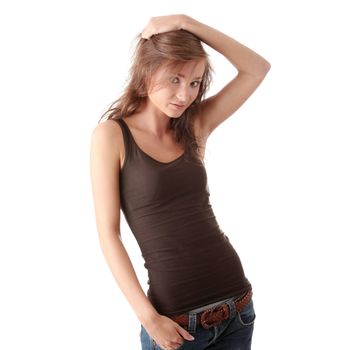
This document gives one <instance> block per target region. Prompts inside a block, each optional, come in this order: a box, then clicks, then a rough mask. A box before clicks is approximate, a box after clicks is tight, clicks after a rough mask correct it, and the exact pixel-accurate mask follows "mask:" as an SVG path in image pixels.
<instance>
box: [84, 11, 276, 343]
mask: <svg viewBox="0 0 350 350" xmlns="http://www.w3.org/2000/svg"><path fill="white" fill-rule="evenodd" d="M178 29H186V30H188V31H190V32H192V33H194V34H195V35H197V36H198V37H199V38H200V39H201V40H202V41H203V42H205V43H207V44H208V45H210V46H211V47H212V48H214V49H215V50H217V51H218V52H220V53H221V54H223V55H224V56H225V57H226V58H227V59H228V60H229V61H230V62H231V63H232V65H234V66H235V67H236V69H237V70H238V74H237V75H236V77H234V78H233V79H232V80H231V81H230V82H229V83H228V84H227V85H225V86H224V87H223V88H222V89H221V90H220V91H219V92H218V93H217V94H216V95H214V96H212V97H209V98H208V99H206V100H204V101H203V102H202V106H203V108H202V113H201V115H196V116H194V134H195V136H196V138H197V142H198V144H199V146H201V148H202V159H203V158H204V152H205V145H206V142H207V139H208V137H209V135H210V134H211V132H212V131H213V130H214V129H215V128H216V127H217V126H218V125H220V124H221V123H222V122H223V121H224V120H226V119H227V118H228V117H229V116H230V115H232V114H233V113H234V112H235V111H236V110H237V109H238V108H239V107H240V106H241V105H242V104H243V103H244V101H246V100H247V99H248V97H249V96H250V95H251V94H252V93H253V92H254V90H255V89H256V88H257V87H258V86H259V84H260V83H261V81H262V80H263V79H264V77H265V75H266V74H267V72H268V70H269V69H270V65H269V63H268V62H267V61H266V60H265V59H264V58H262V57H261V56H259V55H258V54H257V53H255V52H254V51H252V50H250V49H249V48H247V47H245V46H244V45H242V44H240V43H239V42H237V41H235V40H234V39H232V38H230V37H228V36H227V35H225V34H223V33H221V32H219V31H217V30H216V29H214V28H211V27H209V26H207V25H205V24H203V23H200V22H198V21H196V20H194V19H192V18H190V17H189V16H185V15H172V16H160V17H154V18H151V20H150V22H149V23H148V25H147V26H146V28H145V29H144V31H143V37H144V38H149V37H151V36H152V35H154V34H156V33H161V32H166V31H170V30H178ZM201 72H202V67H201V65H200V64H199V65H197V64H195V63H194V62H192V63H189V64H188V65H186V66H185V67H184V71H183V72H182V73H183V74H182V77H181V78H180V79H176V80H174V85H171V86H170V87H167V88H163V89H155V90H152V89H151V90H150V91H149V96H148V97H149V98H148V102H147V104H146V105H145V106H144V109H142V110H141V111H140V113H137V114H134V115H132V116H128V117H126V118H125V119H124V120H125V122H126V123H127V125H128V126H129V128H130V130H131V132H132V134H133V137H134V139H135V142H136V143H137V144H138V146H139V147H140V148H141V149H142V150H143V151H144V152H145V153H147V154H148V155H149V156H151V157H152V158H154V159H156V160H158V161H161V162H170V161H172V160H174V159H176V158H178V157H179V156H180V155H181V154H182V153H183V150H182V149H181V147H180V146H179V145H178V144H176V142H175V141H174V138H173V135H171V133H169V131H167V128H166V126H167V123H168V122H169V118H179V117H181V114H182V113H183V109H185V108H186V107H187V106H188V105H189V104H190V103H191V101H193V99H194V98H195V97H196V91H197V90H196V89H197V88H198V86H197V84H196V83H195V81H196V80H197V78H198V77H200V75H201ZM164 89H165V90H164ZM176 104H178V105H180V106H176ZM124 160H125V149H124V143H123V134H122V131H121V129H120V127H119V125H117V123H116V122H115V121H113V120H107V121H105V122H103V123H100V124H99V125H97V126H96V127H95V129H94V130H93V133H92V139H91V153H90V167H91V182H92V190H93V200H94V206H95V216H96V226H97V231H98V234H99V240H100V245H101V249H102V251H103V254H104V256H105V259H106V261H107V263H108V265H109V267H110V269H111V272H112V274H113V276H114V277H115V279H116V281H117V283H118V285H119V287H120V289H121V291H122V292H123V294H124V295H125V297H126V299H127V300H128V302H129V303H130V305H131V307H132V308H133V310H134V311H135V313H136V315H137V317H138V319H139V320H140V322H141V323H142V325H143V326H144V328H145V329H146V330H147V332H148V334H149V335H150V336H151V337H152V338H153V339H154V340H155V341H156V343H157V344H158V345H159V346H160V347H161V348H162V349H165V350H175V349H177V348H178V347H179V346H180V345H181V344H182V343H183V342H184V339H186V340H193V337H192V336H191V334H190V333H188V332H187V331H186V330H185V329H184V328H182V327H181V326H179V325H178V324H177V323H176V322H174V321H173V320H171V319H170V318H168V317H166V316H164V315H160V314H159V313H158V312H157V311H156V310H155V308H154V307H153V305H152V304H151V303H150V301H149V300H148V298H147V296H146V294H145V293H144V291H143V289H142V287H141V285H140V283H139V281H138V279H137V276H136V273H135V270H134V268H133V266H132V264H131V261H130V258H129V256H128V254H127V252H126V250H125V247H124V245H123V243H122V238H121V234H120V192H119V190H120V189H119V173H120V169H121V168H122V166H123V164H124Z"/></svg>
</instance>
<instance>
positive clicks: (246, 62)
mask: <svg viewBox="0 0 350 350" xmlns="http://www.w3.org/2000/svg"><path fill="white" fill-rule="evenodd" d="M180 27H181V28H182V29H185V30H187V31H189V32H191V33H193V34H195V35H196V36H198V37H199V38H200V39H201V40H202V41H203V42H205V43H206V44H207V45H209V46H210V47H212V48H213V49H214V50H216V51H218V52H220V53H221V54H222V55H224V56H225V57H226V58H227V59H228V60H229V61H230V62H231V63H232V64H233V65H234V66H235V67H236V69H237V70H238V71H239V72H244V73H247V74H250V75H252V76H255V77H258V78H263V77H264V76H265V75H266V73H267V72H268V71H269V69H270V63H269V62H268V61H267V60H266V59H265V58H263V57H262V56H260V55H259V54H257V53H256V52H255V51H253V50H252V49H250V48H248V47H247V46H245V45H243V44H241V43H240V42H238V41H237V40H235V39H233V38H232V37H230V36H228V35H226V34H224V33H222V32H220V31H219V30H217V29H215V28H213V27H210V26H208V25H206V24H204V23H201V22H199V21H197V20H195V19H193V18H191V17H189V16H186V15H183V16H181V17H180Z"/></svg>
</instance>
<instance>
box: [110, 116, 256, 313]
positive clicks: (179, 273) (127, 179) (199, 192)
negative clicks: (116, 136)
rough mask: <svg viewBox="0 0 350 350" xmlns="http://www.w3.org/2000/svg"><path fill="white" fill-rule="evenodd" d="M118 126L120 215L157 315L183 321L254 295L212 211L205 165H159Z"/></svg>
mask: <svg viewBox="0 0 350 350" xmlns="http://www.w3.org/2000/svg"><path fill="white" fill-rule="evenodd" d="M115 121H116V122H118V124H119V125H120V127H121V129H122V132H123V138H124V146H125V159H124V163H123V166H122V169H121V170H120V177H119V179H120V181H119V185H120V203H121V209H122V212H123V214H124V217H125V219H126V221H127V223H128V225H129V227H130V229H131V231H132V233H133V234H134V236H135V239H136V240H137V243H138V245H139V247H140V250H141V253H142V257H143V259H144V261H145V263H144V266H145V268H146V269H147V271H148V281H147V283H148V285H149V288H148V291H147V296H148V299H149V300H150V302H151V303H152V305H153V306H154V307H155V309H156V310H157V311H158V312H159V313H160V314H162V315H165V316H171V315H177V314H181V313H183V312H187V311H190V310H192V309H195V308H198V307H201V306H203V305H207V304H209V303H214V302H216V301H219V300H222V299H225V298H230V297H233V296H238V295H241V294H242V293H244V292H246V291H248V290H249V289H250V288H251V284H250V282H249V281H248V279H247V278H246V277H245V274H244V271H243V267H242V265H241V261H240V258H239V256H238V255H237V253H236V251H235V249H234V248H233V246H232V245H231V243H230V241H229V238H228V237H227V236H226V235H225V234H224V232H223V231H222V230H221V229H220V227H219V225H218V222H217V220H216V217H215V215H214V212H213V209H212V206H211V204H210V201H209V196H210V193H209V188H208V184H207V173H206V169H205V167H204V164H203V162H202V161H200V160H198V159H196V158H195V157H194V156H192V155H190V152H188V151H185V152H184V153H183V154H182V155H181V156H180V157H178V158H176V159H175V160H173V161H171V162H167V163H164V162H160V161H158V160H156V159H154V158H153V157H151V156H149V155H148V154H146V153H145V152H144V151H143V150H142V149H141V148H140V147H138V145H137V144H136V142H135V140H134V138H133V136H132V133H131V131H130V129H129V127H128V125H127V124H126V122H125V121H124V120H123V119H117V120H115Z"/></svg>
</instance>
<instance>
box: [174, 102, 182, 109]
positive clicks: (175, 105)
mask: <svg viewBox="0 0 350 350" xmlns="http://www.w3.org/2000/svg"><path fill="white" fill-rule="evenodd" d="M171 105H172V106H174V107H175V108H176V109H182V108H184V107H185V105H178V104H176V103H171Z"/></svg>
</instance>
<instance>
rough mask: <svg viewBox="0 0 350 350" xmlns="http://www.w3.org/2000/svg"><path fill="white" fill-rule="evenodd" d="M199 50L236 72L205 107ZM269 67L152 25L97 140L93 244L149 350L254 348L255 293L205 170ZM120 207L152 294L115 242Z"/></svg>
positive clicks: (194, 35) (190, 25) (177, 18)
mask: <svg viewBox="0 0 350 350" xmlns="http://www.w3.org/2000/svg"><path fill="white" fill-rule="evenodd" d="M202 42H204V43H206V44H207V45H209V46H211V47H212V48H213V49H215V50H217V51H218V52H220V53H221V54H222V55H224V56H225V57H226V58H227V59H228V60H229V61H230V62H231V63H232V65H234V66H235V68H236V69H237V70H238V74H237V75H236V76H235V77H234V78H233V79H232V80H231V81H230V82H229V83H228V84H227V85H226V86H224V87H223V88H222V90H221V91H219V92H218V93H217V94H215V95H214V96H212V97H209V98H206V99H205V98H204V96H205V93H206V91H207V89H208V87H209V84H210V81H211V72H212V68H211V66H210V63H209V60H208V57H207V54H206V52H205V51H204V49H203V46H202ZM269 69H270V64H269V63H268V62H267V61H266V60H265V59H264V58H262V57H261V56H259V55H258V54H257V53H255V52H254V51H252V50H250V49H249V48H247V47H245V46H244V45H242V44H240V43H239V42H237V41H236V40H234V39H232V38H231V37H229V36H227V35H225V34H223V33H221V32H220V31H218V30H216V29H214V28H212V27H209V26H207V25H205V24H203V23H200V22H199V21H196V20H195V19H193V18H191V17H189V16H187V15H171V16H160V17H153V18H151V19H150V21H149V23H148V25H147V26H146V27H145V29H144V30H143V32H142V34H141V36H140V37H139V41H138V43H137V46H136V50H135V53H134V57H133V64H132V67H131V69H130V79H129V82H128V85H127V86H126V88H125V91H124V93H123V94H122V95H121V97H120V98H119V99H118V100H116V101H115V102H114V103H113V104H112V105H111V106H110V108H109V109H108V110H107V112H106V113H104V114H103V116H102V117H104V116H105V115H108V117H107V120H106V121H104V122H103V123H99V124H98V125H97V126H96V127H95V129H94V131H93V133H92V141H91V179H92V189H93V198H94V205H95V214H96V225H97V230H98V233H99V240H100V245H101V248H102V251H103V254H104V256H105V258H106V261H107V263H108V265H109V267H110V269H111V271H112V273H113V275H114V277H115V279H116V281H117V283H118V285H119V287H120V288H121V290H122V292H123V294H124V295H125V297H126V298H127V300H128V302H129V303H130V305H131V307H132V308H133V310H134V311H135V313H136V315H137V317H138V319H139V320H140V323H141V331H140V340H141V344H142V349H144V350H145V349H164V350H175V349H181V350H182V349H196V350H200V349H211V348H213V349H214V348H215V349H250V347H251V339H252V333H253V324H254V319H255V312H254V307H253V300H252V286H251V284H250V282H249V281H248V279H247V278H246V277H245V275H244V270H243V268H242V265H241V262H240V259H239V257H238V255H237V253H236V251H235V250H234V248H233V246H232V245H231V243H230V241H229V238H228V237H227V236H226V235H225V234H224V232H222V231H221V229H220V227H219V225H218V223H217V221H216V218H215V215H214V212H213V210H212V207H211V204H210V202H209V189H208V185H207V177H206V171H205V167H204V162H203V160H204V150H205V144H206V141H207V139H208V137H209V135H210V134H211V133H212V132H213V130H214V129H215V128H216V127H217V126H219V125H220V124H221V123H222V122H223V121H224V120H226V119H227V118H228V117H229V116H230V115H232V114H233V113H234V112H235V111H236V110H237V109H238V108H239V107H240V106H241V105H242V104H243V103H244V102H245V101H246V100H247V99H248V97H249V96H250V95H251V94H252V93H253V92H254V90H255V89H256V88H257V87H258V86H259V84H260V83H261V82H262V80H263V79H264V77H265V76H266V74H267V72H268V71H269ZM101 119H102V118H101ZM120 208H121V209H122V211H123V213H124V215H125V218H126V220H127V222H128V224H129V226H130V229H131V231H132V232H133V234H134V235H135V238H136V240H137V242H138V244H139V246H140V249H141V252H142V256H143V258H144V260H145V267H146V269H147V270H148V276H149V280H148V284H149V289H148V291H147V296H146V295H145V293H144V292H143V289H142V287H141V285H140V283H139V281H138V279H137V276H136V273H135V271H134V269H133V266H132V264H131V261H130V259H129V256H128V254H127V252H126V250H125V248H124V245H123V244H122V239H121V235H120V227H119V226H120V216H119V215H120ZM211 344H212V347H211V346H210V345H211Z"/></svg>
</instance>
